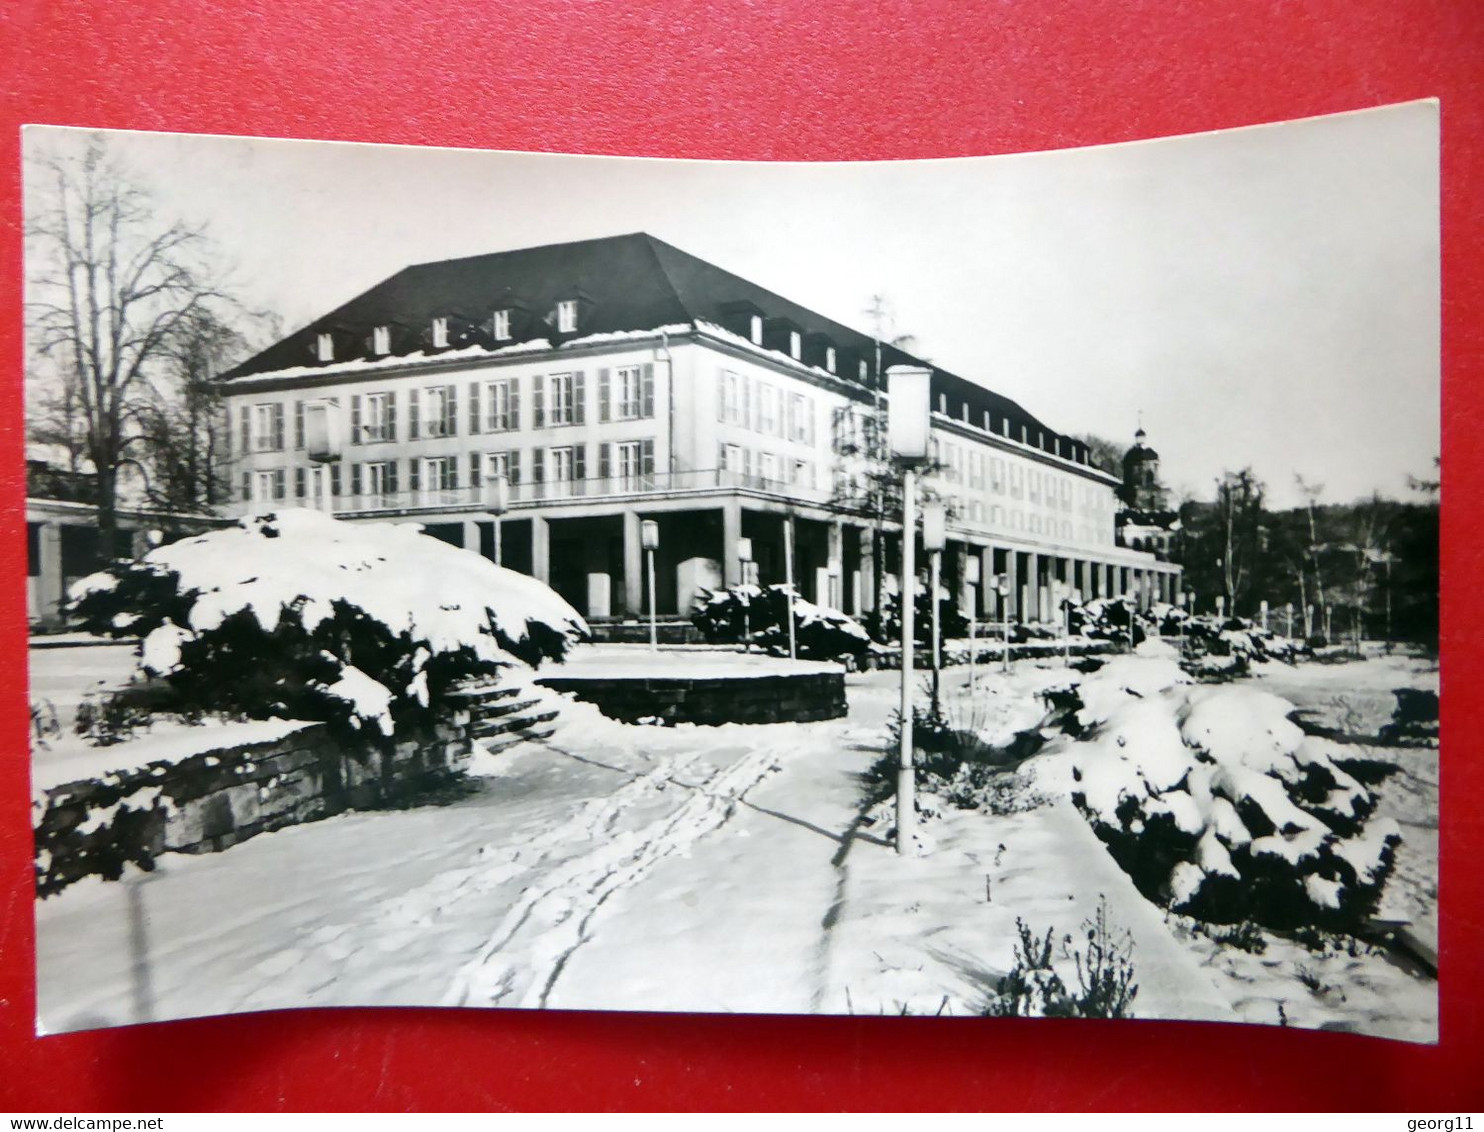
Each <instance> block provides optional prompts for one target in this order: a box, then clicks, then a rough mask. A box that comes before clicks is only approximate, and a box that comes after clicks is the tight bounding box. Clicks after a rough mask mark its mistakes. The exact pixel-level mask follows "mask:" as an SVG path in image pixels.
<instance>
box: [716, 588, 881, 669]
mask: <svg viewBox="0 0 1484 1132" xmlns="http://www.w3.org/2000/svg"><path fill="white" fill-rule="evenodd" d="M788 596H789V588H788V587H787V586H782V585H775V586H767V587H766V588H761V587H758V586H732V587H730V588H729V589H724V590H715V591H711V590H702V591H701V593H700V595H699V596H698V597H697V598H696V608H695V611H694V612H693V613H692V614H691V621H692V622H693V623H694V624H695V626H696V628H698V629H700V630H701V635H702V636H704V637H705V638H706V640H707V641H709V642H711V643H713V644H716V643H724V644H731V643H738V642H741V640H742V638H743V635H744V633H748V632H750V633H751V634H752V640H753V642H754V643H756V644H758V645H760V646H761V647H763V648H769V649H774V650H778V649H782V650H784V651H787V649H788V628H787V626H788V606H789V602H788ZM793 617H794V646H795V648H796V650H797V652H798V654H799V656H801V657H806V658H809V659H812V660H839V659H841V658H843V657H847V656H848V657H854V658H856V659H857V660H858V659H859V658H860V657H862V656H864V655H865V654H866V653H867V652H869V651H870V648H871V638H870V636H869V635H867V633H866V631H865V629H863V628H861V626H860V625H859V624H857V623H856V622H855V621H853V620H852V619H851V618H849V617H848V616H846V615H845V614H843V613H841V612H840V611H839V610H838V609H829V608H827V607H825V606H822V605H815V604H814V603H813V602H810V601H805V600H804V599H803V598H801V597H799V596H798V594H797V593H795V594H794V599H793Z"/></svg>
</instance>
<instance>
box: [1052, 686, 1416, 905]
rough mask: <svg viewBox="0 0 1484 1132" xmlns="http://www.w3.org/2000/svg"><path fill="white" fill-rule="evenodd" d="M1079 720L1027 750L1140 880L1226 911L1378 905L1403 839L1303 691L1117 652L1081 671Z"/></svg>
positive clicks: (1174, 897)
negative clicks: (1197, 674)
mask: <svg viewBox="0 0 1484 1132" xmlns="http://www.w3.org/2000/svg"><path fill="white" fill-rule="evenodd" d="M1075 693H1076V696H1077V699H1078V700H1079V701H1080V703H1081V707H1080V708H1079V709H1078V710H1077V711H1076V712H1075V714H1074V716H1073V717H1072V721H1071V722H1069V724H1068V727H1067V730H1068V731H1069V732H1070V733H1073V734H1076V735H1077V736H1078V738H1077V740H1076V741H1075V742H1069V743H1066V744H1065V745H1064V746H1063V747H1062V748H1061V749H1060V750H1059V751H1058V752H1057V753H1055V754H1047V755H1044V756H1041V757H1039V758H1037V759H1036V760H1033V763H1032V764H1031V765H1032V771H1033V773H1034V774H1035V775H1036V776H1037V779H1038V781H1039V782H1040V783H1041V784H1042V785H1043V786H1055V787H1057V788H1060V789H1063V790H1066V791H1068V792H1069V793H1070V794H1071V796H1072V800H1073V801H1074V803H1075V804H1076V805H1077V807H1078V808H1079V809H1080V810H1081V811H1082V813H1083V815H1084V816H1085V817H1086V818H1087V820H1088V822H1089V823H1090V824H1091V825H1092V827H1093V829H1094V830H1095V831H1096V833H1097V834H1098V836H1099V837H1100V838H1101V839H1102V840H1103V842H1104V843H1105V844H1106V845H1107V846H1108V848H1109V851H1110V852H1111V853H1112V855H1113V857H1114V858H1115V859H1116V860H1117V861H1118V863H1119V864H1120V865H1121V866H1122V867H1123V869H1124V871H1125V872H1127V873H1128V874H1129V875H1130V876H1131V877H1132V878H1133V880H1134V882H1135V883H1136V884H1137V885H1138V886H1139V887H1140V889H1141V890H1142V891H1143V892H1144V893H1145V895H1147V896H1150V897H1151V898H1154V899H1157V900H1159V901H1160V902H1162V903H1164V904H1166V905H1167V906H1169V907H1170V908H1172V909H1174V910H1176V911H1180V912H1186V913H1188V914H1190V915H1193V916H1196V917H1198V918H1200V919H1205V920H1212V921H1217V922H1228V923H1229V922H1235V921H1239V920H1244V919H1251V920H1255V921H1257V922H1259V923H1263V924H1266V925H1268V926H1270V927H1280V928H1283V927H1293V926H1297V925H1301V924H1318V925H1321V926H1325V927H1333V928H1336V929H1344V928H1347V927H1354V926H1355V924H1356V923H1357V922H1358V921H1359V920H1360V919H1362V918H1364V917H1365V916H1367V915H1369V914H1370V912H1371V911H1372V910H1373V909H1374V907H1375V903H1376V901H1377V899H1378V897H1379V895H1380V891H1381V886H1382V884H1383V882H1384V880H1385V878H1386V875H1387V873H1388V871H1389V870H1390V867H1391V863H1392V858H1393V855H1394V851H1395V846H1396V844H1397V842H1398V841H1399V840H1400V833H1399V831H1398V830H1397V827H1396V824H1395V823H1394V822H1392V821H1390V820H1377V821H1371V822H1370V823H1369V824H1367V818H1368V817H1369V816H1370V814H1371V811H1372V810H1373V808H1374V799H1373V798H1372V796H1371V795H1370V793H1369V792H1368V791H1367V790H1366V788H1365V787H1364V786H1362V785H1361V783H1359V782H1358V781H1356V780H1355V778H1354V777H1352V776H1351V775H1349V774H1348V773H1346V771H1345V770H1344V769H1343V768H1342V767H1341V766H1340V765H1339V762H1338V758H1339V757H1342V756H1343V751H1342V749H1341V748H1339V747H1338V746H1337V745H1336V744H1335V743H1333V742H1332V741H1331V740H1328V739H1323V738H1319V737H1317V736H1306V735H1305V734H1304V733H1303V731H1302V730H1301V729H1300V728H1299V727H1298V725H1297V724H1295V723H1294V722H1293V721H1292V719H1291V718H1290V717H1291V715H1292V714H1293V712H1294V707H1293V705H1292V704H1290V703H1289V702H1288V701H1286V700H1283V699H1281V698H1279V697H1278V696H1275V695H1272V694H1270V693H1267V692H1262V691H1257V690H1255V689H1252V688H1247V687H1226V686H1212V685H1199V686H1197V685H1192V684H1191V683H1190V678H1189V677H1188V676H1187V675H1185V674H1184V673H1182V672H1181V671H1180V670H1179V668H1178V667H1177V666H1176V665H1174V664H1173V663H1172V662H1170V661H1168V660H1162V659H1157V658H1143V657H1136V656H1125V657H1119V658H1117V659H1116V660H1114V661H1112V662H1110V663H1109V664H1107V665H1105V666H1104V667H1103V668H1102V669H1100V670H1099V671H1097V672H1095V673H1092V674H1090V675H1087V676H1084V677H1082V678H1081V680H1080V681H1079V682H1078V684H1077V685H1076V688H1075Z"/></svg>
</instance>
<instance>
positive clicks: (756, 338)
mask: <svg viewBox="0 0 1484 1132" xmlns="http://www.w3.org/2000/svg"><path fill="white" fill-rule="evenodd" d="M747 336H748V337H749V338H751V339H752V344H753V345H754V346H761V345H762V344H763V316H762V315H760V314H755V315H753V316H752V318H751V319H749V320H748V323H747Z"/></svg>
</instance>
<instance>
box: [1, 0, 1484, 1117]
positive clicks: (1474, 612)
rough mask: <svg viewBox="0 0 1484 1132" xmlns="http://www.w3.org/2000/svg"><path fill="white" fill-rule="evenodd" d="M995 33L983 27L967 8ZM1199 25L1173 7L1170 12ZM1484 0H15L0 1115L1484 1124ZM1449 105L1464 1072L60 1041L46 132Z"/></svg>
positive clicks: (493, 1038) (667, 1050) (646, 140)
mask: <svg viewBox="0 0 1484 1132" xmlns="http://www.w3.org/2000/svg"><path fill="white" fill-rule="evenodd" d="M976 9H977V10H976ZM1177 10H1178V11H1177ZM1481 82H1484V9H1481V7H1480V5H1479V4H1478V3H1477V0H1433V2H1425V0H1314V2H1310V3H1285V4H1256V3H1247V4H1242V3H1235V4H1232V3H1225V4H1224V3H1211V2H1206V0H1199V2H1186V3H1182V4H1178V5H1176V4H1162V3H1158V2H1156V0H1140V2H1126V3H1097V2H1094V0H1081V2H1072V3H1068V2H1057V0H1039V2H1037V0H1027V2H1013V0H1011V2H1005V3H999V4H994V5H990V4H978V5H975V4H962V3H949V2H948V0H938V2H919V3H902V2H891V3H877V2H872V0H854V2H850V0H789V2H786V3H778V4H766V3H755V4H749V5H731V4H708V3H703V2H700V0H642V2H631V3H621V2H618V0H527V2H522V3H518V4H515V5H511V6H509V7H506V6H501V5H495V4H435V3H432V2H429V0H360V2H352V0H339V2H337V3H319V4H314V5H310V4H308V3H304V4H297V3H296V4H283V3H277V4H275V3H270V2H268V0H246V2H232V3H206V2H201V0H191V2H173V3H168V4H167V3H163V2H158V0H156V2H140V3H136V4H129V5H124V4H107V3H103V2H101V0H11V3H9V4H8V5H6V7H5V11H4V12H3V14H0V90H3V92H4V94H3V96H0V273H3V274H0V280H3V284H0V296H4V298H3V301H0V359H3V360H4V366H3V368H0V397H3V403H0V515H3V516H4V517H5V518H4V523H3V528H0V577H3V578H6V579H9V580H10V581H9V582H8V583H7V584H6V585H5V586H4V588H3V590H0V642H3V646H0V647H3V652H0V752H3V755H0V1109H6V1108H9V1109H40V1110H58V1109H63V1110H65V1109H108V1110H126V1109H137V1110H182V1109H184V1110H191V1109H218V1108H223V1109H278V1108H282V1109H302V1108H348V1109H356V1108H392V1109H436V1108H455V1107H457V1108H471V1107H472V1108H495V1109H533V1108H550V1107H557V1108H566V1107H582V1108H613V1109H620V1108H753V1107H765V1108H775V1107H776V1108H782V1107H791V1108H828V1109H841V1108H881V1107H891V1108H897V1107H923V1108H940V1107H941V1108H970V1109H974V1108H1012V1107H1027V1108H1043V1107H1050V1108H1120V1107H1149V1108H1177V1107H1181V1108H1183V1107H1196V1108H1213V1107H1214V1108H1271V1107H1280V1108H1282V1107H1296V1108H1352V1107H1358V1108H1398V1109H1400V1108H1406V1109H1419V1108H1434V1109H1468V1108H1471V1107H1472V1108H1479V1107H1481V1104H1484V1081H1481V1076H1480V1069H1481V1065H1484V1058H1481V1056H1480V1054H1481V1046H1484V1043H1481V1033H1484V1026H1481V1017H1484V1012H1481V1009H1480V1006H1481V998H1484V976H1481V971H1484V956H1481V955H1480V953H1479V949H1480V944H1481V942H1484V941H1481V935H1484V933H1481V930H1480V927H1481V907H1484V903H1481V894H1484V883H1481V878H1484V869H1480V868H1479V867H1478V866H1477V864H1476V860H1475V858H1476V857H1477V855H1478V854H1479V853H1480V851H1481V850H1484V822H1481V819H1480V816H1479V811H1480V805H1481V802H1480V798H1481V795H1484V767H1481V761H1480V759H1479V752H1478V749H1477V746H1476V745H1475V744H1474V743H1473V742H1472V741H1471V740H1470V739H1468V738H1467V736H1468V735H1469V734H1471V733H1472V731H1473V728H1474V727H1476V726H1477V725H1478V718H1477V717H1478V709H1477V708H1476V706H1475V701H1474V697H1473V695H1472V694H1471V691H1472V688H1473V681H1474V680H1475V679H1477V678H1478V677H1479V676H1480V674H1481V672H1480V666H1479V665H1476V664H1475V663H1474V661H1473V659H1472V655H1473V649H1474V648H1475V647H1477V643H1478V637H1479V633H1478V631H1477V630H1476V629H1475V628H1474V626H1475V625H1476V624H1478V623H1479V621H1480V614H1481V610H1480V608H1479V604H1480V601H1479V597H1478V594H1479V587H1478V586H1477V584H1470V583H1468V582H1466V581H1465V579H1467V578H1468V576H1469V574H1470V573H1471V570H1470V567H1469V566H1468V563H1469V562H1474V561H1477V560H1478V559H1479V557H1480V555H1479V549H1478V547H1479V540H1478V535H1479V533H1480V531H1481V529H1484V519H1481V518H1480V517H1479V514H1478V512H1477V511H1476V510H1475V508H1474V506H1473V502H1474V496H1475V495H1476V494H1477V492H1478V485H1479V484H1480V483H1481V482H1484V478H1481V467H1480V460H1481V454H1484V445H1481V443H1480V441H1479V439H1478V438H1477V436H1476V431H1477V430H1476V429H1475V427H1474V423H1473V422H1474V421H1475V420H1476V419H1477V418H1478V417H1479V416H1480V414H1481V412H1484V392H1475V391H1474V389H1473V387H1472V385H1471V381H1473V380H1477V379H1478V377H1479V362H1480V360H1481V356H1484V350H1481V345H1484V319H1481V317H1480V315H1481V308H1484V257H1481V254H1480V253H1481V251H1484V249H1481V246H1480V244H1481V240H1480V233H1481V232H1484V208H1481V188H1484V181H1481V172H1484V171H1481V145H1484V129H1481V113H1484V99H1481V97H1480V94H1481V91H1480V87H1481ZM1431 96H1437V97H1439V98H1441V100H1442V122H1443V229H1444V243H1443V285H1444V288H1443V294H1444V304H1443V312H1444V314H1443V317H1444V328H1443V329H1444V334H1443V361H1444V402H1445V404H1444V409H1445V412H1444V433H1445V447H1446V450H1447V456H1446V461H1445V464H1446V473H1445V477H1446V490H1445V498H1446V500H1447V503H1446V505H1445V517H1444V547H1443V561H1444V577H1445V590H1444V602H1443V608H1444V624H1445V632H1444V650H1445V653H1446V657H1445V661H1444V663H1445V666H1446V669H1447V682H1448V696H1447V698H1446V699H1445V709H1444V724H1443V726H1444V729H1445V731H1446V732H1447V733H1448V736H1449V744H1448V754H1447V763H1446V767H1445V770H1444V805H1443V810H1444V813H1443V830H1444V836H1443V909H1444V919H1443V933H1442V941H1441V945H1442V954H1443V960H1442V962H1443V982H1442V986H1443V987H1444V996H1443V1003H1442V1044H1441V1045H1440V1046H1438V1047H1436V1048H1422V1047H1409V1046H1405V1045H1401V1044H1397V1043H1390V1042H1383V1041H1378V1040H1374V1039H1366V1038H1359V1037H1354V1036H1350V1035H1340V1034H1316V1033H1300V1032H1293V1031H1282V1030H1274V1029H1266V1028H1249V1027H1237V1026H1214V1025H1196V1024H1176V1023H1143V1024H1135V1025H1130V1024H1118V1023H1097V1022H1081V1023H1079V1022H1019V1023H1017V1022H984V1021H972V1020H953V1019H942V1020H930V1019H919V1020H912V1019H906V1020H900V1019H879V1018H878V1019H870V1018H736V1017H732V1018H722V1017H690V1016H644V1015H627V1016H624V1015H596V1014H558V1013H550V1014H531V1013H522V1012H518V1011H505V1012H487V1013H476V1012H461V1011H434V1010H341V1011H313V1012H297V1013H280V1014H267V1015H257V1016H249V1017H237V1018H227V1019H213V1020H207V1021H198V1022H177V1023H168V1024H161V1025H151V1026H144V1027H136V1028H132V1029H124V1030H115V1031H111V1032H103V1033H92V1034H77V1035H72V1036H67V1037H58V1038H48V1039H44V1040H37V1039H35V1038H33V1037H32V1036H31V1018H32V1012H33V1006H34V997H33V993H32V989H31V982H32V960H31V952H32V946H33V937H32V927H31V900H30V831H29V814H28V812H27V805H26V799H27V798H28V796H29V789H28V786H27V778H26V754H25V751H26V741H27V728H26V711H25V697H24V660H23V657H24V653H23V646H24V630H25V604H24V600H23V596H22V589H21V586H20V584H19V579H20V578H22V577H23V576H24V570H23V567H24V553H25V543H24V539H23V527H22V524H21V514H22V512H21V503H22V494H23V489H22V484H21V477H20V468H21V451H22V437H21V433H22V429H21V409H20V405H21V393H20V391H21V367H22V359H23V350H22V332H21V317H20V315H21V312H20V301H19V297H18V296H19V292H20V279H21V240H20V231H19V217H20V176H19V152H18V149H19V145H18V127H19V125H20V124H21V123H23V122H51V123H64V124H74V125H84V126H99V127H116V128H131V129H146V130H186V131H200V132H209V133H231V134H266V135H281V136H293V137H306V138H333V139H342V140H350V141H372V142H404V143H418V144H432V145H449V146H471V147H488V148H505V149H526V150H557V151H571V152H583V153H625V154H644V155H655V156H685V157H710V158H742V159H749V158H755V159H763V158H766V159H777V160H806V159H821V158H828V159H836V160H840V159H853V158H906V157H944V156H955V155H961V154H987V153H1001V152H1010V151H1016V150H1029V149H1046V148H1054V147H1061V146H1076V145H1088V144H1099V143H1106V142H1117V141H1124V140H1128V139H1134V138H1143V137H1151V136H1157V135H1163V134H1178V133H1191V132H1195V131H1199V130H1209V129H1216V128H1221V127H1230V126H1242V125H1248V124H1252V123H1257V122H1265V121H1272V120H1277V119H1283V118H1294V117H1301V116H1305V115H1313V114H1325V113H1330V112H1334V111H1342V110H1351V109H1356V108H1360V107H1366V106H1372V105H1376V104H1380V103H1385V102H1394V101H1401V100H1404V99H1413V98H1422V97H1431Z"/></svg>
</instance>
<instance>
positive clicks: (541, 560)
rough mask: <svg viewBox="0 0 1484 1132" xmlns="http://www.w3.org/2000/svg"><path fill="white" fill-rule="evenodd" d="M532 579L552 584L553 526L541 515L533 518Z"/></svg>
mask: <svg viewBox="0 0 1484 1132" xmlns="http://www.w3.org/2000/svg"><path fill="white" fill-rule="evenodd" d="M531 577H533V578H535V579H536V580H537V581H538V582H541V583H543V584H545V585H550V584H551V524H549V523H548V522H547V521H546V520H545V519H543V518H542V517H541V516H540V515H532V516H531Z"/></svg>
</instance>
